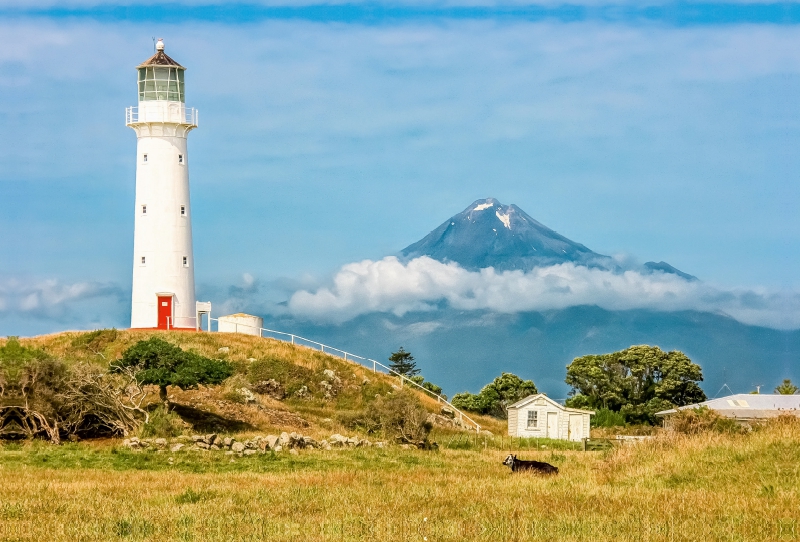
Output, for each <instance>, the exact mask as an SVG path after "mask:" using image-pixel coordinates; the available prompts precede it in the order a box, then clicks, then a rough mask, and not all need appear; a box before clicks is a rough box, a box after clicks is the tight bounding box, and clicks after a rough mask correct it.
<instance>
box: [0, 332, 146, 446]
mask: <svg viewBox="0 0 800 542" xmlns="http://www.w3.org/2000/svg"><path fill="white" fill-rule="evenodd" d="M144 396H145V394H144V393H143V392H142V390H141V388H140V387H139V386H137V385H136V382H135V381H134V380H132V379H131V378H130V377H129V376H128V375H124V374H120V375H110V374H108V373H107V372H106V371H105V370H102V369H100V368H99V367H98V366H97V365H94V364H89V363H77V364H73V365H69V366H68V365H67V364H65V363H64V362H62V361H60V360H58V359H54V358H52V357H50V356H49V355H48V354H47V353H45V352H43V351H41V350H35V349H31V348H24V347H22V346H21V345H20V343H19V341H18V340H16V339H15V338H11V339H10V340H9V341H8V342H7V343H6V345H5V346H3V347H0V437H7V438H23V437H26V438H31V437H37V436H44V437H46V438H47V439H48V440H50V441H52V442H59V441H60V440H61V438H62V437H63V436H67V435H69V436H72V435H79V434H80V435H82V436H96V435H108V434H114V433H122V434H127V433H128V432H130V431H132V430H134V429H136V428H137V427H138V425H139V423H140V419H141V418H146V417H147V414H146V413H145V412H144V410H142V409H141V408H140V405H141V402H142V400H143V399H144Z"/></svg>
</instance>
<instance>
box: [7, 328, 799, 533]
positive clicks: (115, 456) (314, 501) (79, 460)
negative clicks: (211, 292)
mask: <svg viewBox="0 0 800 542" xmlns="http://www.w3.org/2000/svg"><path fill="white" fill-rule="evenodd" d="M154 334H157V335H158V336H160V337H162V338H164V339H166V340H168V341H170V342H173V343H175V344H178V345H180V346H181V347H182V348H186V349H195V350H196V351H198V352H200V353H203V354H205V355H208V356H214V357H217V356H220V357H221V356H224V357H226V359H228V360H230V361H231V362H232V363H234V364H235V365H236V367H237V371H238V372H237V375H235V376H234V377H233V378H234V380H235V379H241V380H240V381H241V382H250V380H248V379H249V378H252V377H253V375H254V374H255V373H256V369H258V371H262V372H260V373H258V375H259V376H257V378H261V377H262V376H264V375H272V377H273V378H274V379H275V380H276V381H278V380H279V381H280V383H281V385H282V386H283V387H284V392H286V393H287V395H286V397H285V398H284V399H283V400H278V399H275V398H274V397H270V396H269V395H268V394H261V395H259V396H258V402H257V403H250V404H245V403H241V402H239V400H238V399H236V397H235V393H232V392H235V385H233V384H231V383H227V384H225V385H222V386H216V387H209V388H201V389H199V390H195V391H188V392H181V391H179V390H175V389H170V394H171V395H172V400H173V402H174V404H175V405H178V406H179V409H180V411H181V415H182V416H184V418H185V419H186V420H187V423H191V424H192V425H193V427H192V428H191V430H199V429H198V428H199V427H209V428H210V427H214V426H215V425H217V424H218V425H220V426H221V427H223V431H227V432H231V433H234V432H240V433H248V432H252V433H266V432H277V431H279V430H287V431H289V430H297V431H302V432H303V433H304V434H313V435H319V436H321V437H324V436H326V435H329V434H330V433H332V432H347V433H349V434H352V431H349V430H347V428H346V427H345V426H343V425H342V424H341V422H340V421H338V416H339V415H341V414H342V413H346V412H348V411H351V410H357V409H358V408H362V407H363V406H365V405H369V404H370V400H369V399H370V397H371V395H370V394H373V392H374V393H378V394H380V393H384V392H388V391H393V392H394V388H392V385H395V386H396V385H397V382H396V381H395V380H394V379H392V378H389V377H387V376H385V375H375V374H373V373H372V372H371V371H370V370H368V369H364V368H362V367H360V366H358V365H356V364H353V363H349V362H345V361H344V360H340V359H337V358H332V357H330V356H326V355H323V354H321V353H319V352H314V351H312V350H310V349H307V348H303V347H294V346H292V345H289V344H285V343H281V342H277V341H273V340H269V339H259V338H255V337H249V336H242V335H225V334H204V333H200V334H198V333H165V332H149V331H148V332H143V331H122V332H116V333H114V332H110V331H104V332H99V333H98V332H94V333H61V334H58V335H51V336H46V337H36V338H31V339H25V340H24V343H25V345H27V346H35V347H40V348H42V349H44V350H46V351H47V352H49V353H50V354H52V355H53V356H57V357H59V358H60V359H63V360H67V361H69V362H76V361H88V362H91V363H97V364H100V365H107V364H108V362H109V361H110V360H113V359H115V358H116V356H118V355H119V354H120V353H121V352H122V351H124V349H125V348H127V347H128V346H130V345H131V344H133V343H135V342H136V341H138V340H140V339H143V338H147V337H149V336H152V335H154ZM225 348H227V349H228V351H227V352H226V351H224V349H225ZM220 349H223V351H220ZM326 369H328V370H333V371H335V373H336V374H337V375H338V376H339V378H340V379H341V381H342V383H341V385H340V389H339V390H338V391H337V392H336V394H335V396H329V397H328V398H326V397H325V394H326V392H328V390H327V389H326V388H325V387H324V386H322V385H320V384H319V382H320V379H321V378H322V377H326V378H329V379H330V377H329V376H328V375H326V374H325V373H324V371H325V370H326ZM365 378H366V379H368V380H369V381H368V382H365V381H364V379H365ZM302 386H306V387H307V388H308V389H309V394H310V397H306V398H301V397H297V396H296V393H294V392H292V393H289V390H299V389H300V388H302ZM328 393H329V392H328ZM329 395H330V393H329ZM372 397H374V395H373V396H372ZM152 398H153V400H156V399H157V393H156V392H155V390H154V391H153V394H152ZM421 400H422V401H424V403H425V405H426V407H427V408H428V409H429V410H431V411H436V410H437V409H438V408H437V407H438V405H437V403H436V402H435V401H434V400H431V399H430V398H426V397H421ZM481 421H482V422H483V423H486V425H487V426H489V427H491V428H493V430H495V429H496V430H497V431H498V434H500V433H501V432H502V428H503V426H504V424H503V423H498V422H496V421H494V422H493V421H492V420H489V419H482V420H481ZM492 423H494V424H495V425H494V426H492V425H491V424H492ZM204 424H205V425H204ZM447 431H449V433H448V432H447ZM434 438H436V439H438V440H440V442H441V443H442V444H443V446H441V447H440V448H439V449H438V450H437V451H423V450H417V449H403V448H401V447H399V446H390V447H386V448H376V447H371V448H350V449H336V448H334V449H331V450H325V449H301V450H299V452H297V453H296V454H291V453H288V452H283V451H282V452H274V451H272V452H269V453H264V454H257V455H252V456H241V457H239V456H228V455H224V454H223V453H222V452H214V453H210V452H205V451H201V450H198V451H191V450H188V451H187V450H179V451H173V450H168V449H163V448H162V449H156V448H149V449H146V450H135V451H134V450H130V449H128V448H125V447H124V446H120V441H119V440H118V439H97V440H90V441H84V442H78V443H65V444H62V445H61V446H53V445H51V444H48V443H46V442H43V441H25V442H19V441H18V442H9V441H6V442H0V540H32V541H33V540H43V539H47V540H53V541H62V540H63V541H67V540H201V539H209V538H211V539H214V540H231V541H233V540H237V541H238V540H253V541H256V540H264V539H267V538H268V539H270V540H302V541H304V542H305V541H309V540H313V541H316V540H320V541H322V540H352V541H360V540H387V541H388V540H398V541H401V540H402V541H403V542H405V541H408V540H423V541H424V540H430V541H434V540H435V541H454V542H455V541H463V540H486V541H496V540H504V541H523V540H525V541H527V540H555V539H558V540H575V541H577V540H581V541H583V540H585V541H592V542H598V541H609V542H611V541H614V542H618V541H620V540H622V541H627V540H630V541H634V540H635V541H637V542H638V541H643V540H645V541H650V540H653V541H665V542H666V541H670V542H674V541H684V540H685V541H695V540H731V541H733V540H736V541H740V540H756V539H758V540H797V539H798V532H800V513H798V509H797V502H798V499H800V469H798V465H800V419H798V418H795V417H790V416H787V417H783V418H779V419H776V420H773V421H771V422H769V423H768V424H766V425H765V426H763V427H757V428H756V429H755V430H753V431H751V432H746V433H740V432H733V433H718V432H706V433H701V434H693V435H680V434H670V433H666V432H664V433H661V434H659V435H658V436H657V437H656V438H654V439H652V440H648V441H645V442H641V443H638V444H632V445H624V446H620V447H617V448H614V449H612V450H609V451H605V452H581V451H576V450H569V449H556V448H554V446H556V445H557V443H554V442H546V443H537V446H535V447H533V448H532V449H530V448H528V447H529V446H530V445H531V444H532V443H531V442H525V441H519V440H516V439H515V440H514V441H510V440H508V438H507V437H506V438H505V439H501V438H498V437H496V438H495V439H486V438H484V439H475V438H474V432H472V433H471V434H470V437H468V438H467V439H465V440H463V441H462V440H458V439H460V438H461V437H460V436H459V435H457V434H456V432H455V431H453V430H440V431H439V433H438V434H437V435H436V436H435V437H434ZM459 443H463V446H462V445H460V444H459ZM520 448H522V449H520ZM509 451H513V452H514V453H517V454H519V455H520V457H521V458H524V459H536V460H539V461H547V462H549V463H552V464H554V465H556V466H557V467H558V468H559V474H558V475H557V476H553V477H542V476H536V475H530V474H513V475H512V474H511V473H510V472H509V470H508V469H507V468H506V467H504V466H503V465H502V464H501V462H502V460H503V458H504V457H505V455H506V454H507V453H509Z"/></svg>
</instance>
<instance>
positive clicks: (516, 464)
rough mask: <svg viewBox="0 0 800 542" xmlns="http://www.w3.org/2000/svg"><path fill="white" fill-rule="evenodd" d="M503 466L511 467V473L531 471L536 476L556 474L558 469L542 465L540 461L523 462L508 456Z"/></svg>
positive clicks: (514, 456) (513, 456)
mask: <svg viewBox="0 0 800 542" xmlns="http://www.w3.org/2000/svg"><path fill="white" fill-rule="evenodd" d="M503 465H508V466H509V467H511V472H517V471H524V470H528V471H533V472H535V473H537V474H558V467H554V466H553V465H551V464H550V463H542V462H541V461H523V460H521V459H517V456H516V455H511V454H508V457H506V460H505V461H503Z"/></svg>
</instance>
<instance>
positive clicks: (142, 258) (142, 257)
mask: <svg viewBox="0 0 800 542" xmlns="http://www.w3.org/2000/svg"><path fill="white" fill-rule="evenodd" d="M142 265H144V256H142Z"/></svg>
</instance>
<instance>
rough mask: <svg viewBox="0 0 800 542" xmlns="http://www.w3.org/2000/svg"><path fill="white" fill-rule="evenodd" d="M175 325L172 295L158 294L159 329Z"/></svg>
mask: <svg viewBox="0 0 800 542" xmlns="http://www.w3.org/2000/svg"><path fill="white" fill-rule="evenodd" d="M173 327H175V323H174V322H173V321H172V296H171V295H170V296H167V295H164V296H161V295H160V296H158V329H169V328H173Z"/></svg>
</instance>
